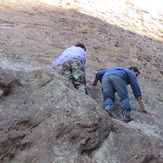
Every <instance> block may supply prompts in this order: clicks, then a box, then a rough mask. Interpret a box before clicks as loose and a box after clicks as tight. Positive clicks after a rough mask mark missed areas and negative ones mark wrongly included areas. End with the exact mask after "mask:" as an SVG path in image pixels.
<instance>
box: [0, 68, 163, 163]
mask: <svg viewBox="0 0 163 163" xmlns="http://www.w3.org/2000/svg"><path fill="white" fill-rule="evenodd" d="M2 75H3V80H1V83H3V84H4V85H6V88H7V87H8V85H7V84H6V83H8V81H13V84H12V85H10V86H9V90H10V92H9V93H8V94H4V95H3V96H2V97H1V105H0V109H1V110H0V111H1V116H0V118H1V123H0V128H1V131H0V133H1V138H0V144H1V145H0V151H1V153H0V160H1V162H3V163H7V162H11V163H14V162H17V163H19V162H20V163H22V162H24V163H35V162H44V163H46V162H47V163H48V162H75V161H76V162H98V163H100V162H117V163H118V162H126V163H130V162H134V163H138V162H141V163H145V162H150V161H154V162H157V163H161V162H162V161H163V153H162V150H161V149H162V147H163V139H162V136H163V133H162V124H161V122H162V121H160V120H161V115H157V116H158V117H157V119H155V118H154V117H148V116H147V115H145V113H144V115H143V113H139V112H138V113H137V112H136V111H135V110H133V113H134V114H135V117H139V116H140V118H136V121H133V122H130V123H128V124H126V123H123V122H122V121H121V115H120V114H119V113H120V108H119V107H118V104H117V109H116V112H117V115H118V117H119V119H118V120H114V119H112V118H110V116H108V114H107V113H106V112H105V111H104V110H103V109H102V107H101V105H99V104H98V101H96V99H95V100H94V99H93V98H91V96H92V97H93V96H94V94H95V93H96V92H98V91H99V90H98V89H100V87H98V86H97V88H96V89H94V92H92V91H91V90H90V91H89V95H84V94H81V93H80V92H78V90H76V89H75V88H74V87H73V85H72V83H71V82H70V81H68V80H67V79H65V78H64V77H62V76H60V75H59V74H58V73H57V72H55V71H54V70H49V69H48V70H43V69H36V70H33V71H29V72H22V71H15V72H14V75H13V72H12V71H11V70H3V69H2V68H1V76H2ZM89 87H90V86H89ZM98 97H99V99H100V98H101V97H100V96H98ZM117 100H118V99H117ZM101 104H102V101H101Z"/></svg>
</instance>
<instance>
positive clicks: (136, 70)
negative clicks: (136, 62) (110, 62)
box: [129, 66, 140, 74]
mask: <svg viewBox="0 0 163 163" xmlns="http://www.w3.org/2000/svg"><path fill="white" fill-rule="evenodd" d="M132 69H133V70H134V72H138V73H139V74H140V71H139V69H138V68H137V67H134V66H133V67H130V68H129V70H132Z"/></svg>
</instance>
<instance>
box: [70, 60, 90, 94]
mask: <svg viewBox="0 0 163 163" xmlns="http://www.w3.org/2000/svg"><path fill="white" fill-rule="evenodd" d="M71 67H72V75H73V84H74V86H75V88H77V89H79V90H80V91H81V92H83V93H85V94H87V89H86V78H85V70H84V68H83V65H82V63H81V62H80V61H78V60H73V61H72V64H71Z"/></svg>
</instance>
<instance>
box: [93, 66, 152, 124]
mask: <svg viewBox="0 0 163 163" xmlns="http://www.w3.org/2000/svg"><path fill="white" fill-rule="evenodd" d="M139 74H140V72H139V70H138V68H136V67H130V68H129V69H126V68H122V67H113V68H112V69H109V70H100V71H99V72H97V73H96V77H95V79H94V81H92V82H91V84H92V85H96V84H97V82H98V81H99V80H100V82H101V83H102V91H103V98H104V107H105V110H106V111H107V112H108V113H109V114H110V115H111V116H112V117H115V115H114V112H113V104H114V101H115V92H117V93H118V95H119V97H120V99H121V107H122V115H123V121H125V122H129V121H131V120H133V119H132V118H131V116H130V112H131V105H130V100H129V96H128V89H127V85H128V84H130V86H131V88H132V90H133V93H134V96H135V98H136V99H137V101H138V103H139V104H140V106H141V108H142V109H143V110H144V111H145V112H146V113H148V114H151V112H150V111H149V110H148V109H147V108H146V106H145V104H144V102H143V100H142V96H141V90H140V87H139V84H138V81H137V76H138V75H139Z"/></svg>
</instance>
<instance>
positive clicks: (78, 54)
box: [52, 43, 87, 94]
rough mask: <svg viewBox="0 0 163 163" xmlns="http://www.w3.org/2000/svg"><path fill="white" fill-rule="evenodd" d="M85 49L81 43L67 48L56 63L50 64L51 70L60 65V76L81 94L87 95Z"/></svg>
mask: <svg viewBox="0 0 163 163" xmlns="http://www.w3.org/2000/svg"><path fill="white" fill-rule="evenodd" d="M85 63H86V47H85V46H84V45H83V44H82V43H77V44H76V45H75V46H71V47H70V48H67V49H66V50H65V51H64V52H63V53H62V54H61V55H60V56H59V57H58V58H57V60H56V61H54V62H53V63H52V68H55V67H56V66H58V65H62V68H61V71H60V74H61V75H63V76H65V77H67V78H68V79H69V80H70V81H71V82H72V83H73V85H74V86H75V88H76V89H79V90H80V91H81V92H82V93H86V94H87V89H86V78H85Z"/></svg>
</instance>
